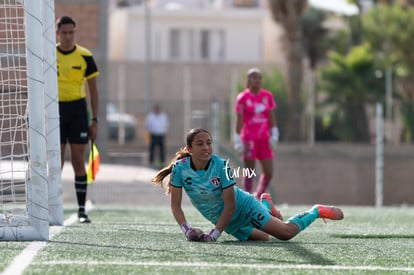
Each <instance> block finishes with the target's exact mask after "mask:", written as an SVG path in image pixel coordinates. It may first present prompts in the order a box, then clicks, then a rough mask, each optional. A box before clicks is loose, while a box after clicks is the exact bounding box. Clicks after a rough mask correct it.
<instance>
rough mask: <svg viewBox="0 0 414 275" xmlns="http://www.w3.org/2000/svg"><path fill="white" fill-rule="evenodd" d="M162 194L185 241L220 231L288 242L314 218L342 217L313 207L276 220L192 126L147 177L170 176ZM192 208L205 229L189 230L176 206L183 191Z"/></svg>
mask: <svg viewBox="0 0 414 275" xmlns="http://www.w3.org/2000/svg"><path fill="white" fill-rule="evenodd" d="M170 174H171V176H170V179H169V181H168V183H167V194H170V195H171V211H172V214H173V216H174V218H175V220H176V221H177V223H178V224H179V225H180V227H181V230H182V231H183V233H184V234H185V236H186V238H187V240H189V241H203V242H210V241H216V240H217V239H218V238H219V237H220V235H221V234H222V232H223V231H225V232H226V233H228V234H230V235H232V236H234V237H235V238H237V239H238V240H269V236H270V235H271V236H273V237H275V238H277V239H280V240H290V239H291V238H293V237H294V236H296V235H297V234H298V233H299V232H301V231H302V230H304V229H305V228H306V227H308V226H309V225H310V224H311V223H312V222H313V221H315V220H316V219H317V218H322V219H331V220H341V219H343V213H342V211H341V209H339V208H337V207H334V206H325V205H315V206H313V207H312V208H311V209H309V210H308V211H305V212H303V213H300V214H298V215H295V216H293V217H291V218H289V219H288V220H287V221H282V220H280V219H279V218H276V216H278V215H276V214H277V213H279V211H277V209H276V208H275V207H274V205H273V203H272V201H271V199H270V196H266V197H265V198H264V199H263V200H262V201H258V200H257V199H256V198H255V197H254V196H253V195H251V194H250V193H248V192H245V191H243V190H241V189H240V188H238V187H237V186H236V181H235V179H234V178H233V175H232V170H231V167H229V164H228V161H226V160H224V159H223V158H221V157H220V156H218V155H216V154H213V141H212V138H211V135H210V133H209V132H208V131H206V130H204V129H201V128H195V129H191V130H190V131H189V132H188V134H187V141H186V147H184V148H182V149H181V150H180V151H178V152H177V153H176V157H175V159H174V160H173V161H172V162H171V163H170V165H168V166H167V167H165V168H163V169H161V170H160V171H159V172H158V173H157V174H156V175H155V177H154V178H153V179H152V183H153V184H154V185H162V184H163V180H164V178H166V177H167V176H168V175H170ZM183 189H184V191H185V192H186V193H187V195H188V197H189V198H190V200H191V203H192V204H193V206H194V207H195V208H196V209H197V210H198V211H199V212H200V213H201V214H202V215H203V216H204V217H205V218H206V219H207V220H209V221H210V222H211V223H212V224H213V225H214V227H213V229H211V230H210V231H209V233H204V232H203V231H202V230H201V229H198V228H193V227H192V226H191V224H190V222H189V221H187V219H186V217H185V214H184V212H183V209H182V207H181V202H182V192H183Z"/></svg>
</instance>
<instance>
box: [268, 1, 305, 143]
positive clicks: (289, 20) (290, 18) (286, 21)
mask: <svg viewBox="0 0 414 275" xmlns="http://www.w3.org/2000/svg"><path fill="white" fill-rule="evenodd" d="M268 4H269V8H270V11H271V13H272V16H273V19H274V20H275V21H276V22H277V23H279V24H280V25H281V26H282V27H283V28H284V30H285V37H286V46H287V47H286V49H287V66H288V67H287V89H288V93H289V98H288V104H289V106H288V123H287V126H288V127H287V133H286V137H287V140H290V141H300V139H301V131H300V130H301V128H302V127H301V113H302V112H301V103H300V98H301V97H300V94H301V89H302V78H303V63H302V62H303V57H304V49H303V45H302V42H303V40H302V26H301V22H302V16H303V13H304V11H305V9H306V7H307V4H308V1H307V0H269V1H268Z"/></svg>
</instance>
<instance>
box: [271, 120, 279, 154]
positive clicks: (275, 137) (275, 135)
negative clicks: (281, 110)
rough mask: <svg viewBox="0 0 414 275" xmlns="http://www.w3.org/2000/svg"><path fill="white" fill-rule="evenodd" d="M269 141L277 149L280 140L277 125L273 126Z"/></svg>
mask: <svg viewBox="0 0 414 275" xmlns="http://www.w3.org/2000/svg"><path fill="white" fill-rule="evenodd" d="M269 142H270V145H271V146H272V148H273V150H276V147H277V143H278V142H279V128H277V126H275V127H272V129H271V135H270V140H269Z"/></svg>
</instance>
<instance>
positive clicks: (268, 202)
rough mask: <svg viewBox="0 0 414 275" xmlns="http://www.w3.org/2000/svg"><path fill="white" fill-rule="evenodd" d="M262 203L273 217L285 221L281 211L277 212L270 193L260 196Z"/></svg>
mask: <svg viewBox="0 0 414 275" xmlns="http://www.w3.org/2000/svg"><path fill="white" fill-rule="evenodd" d="M260 202H261V203H262V204H263V205H264V206H265V207H266V208H267V209H269V211H270V214H271V215H272V216H273V217H276V218H278V219H279V220H282V221H283V217H282V214H281V213H280V211H279V210H277V209H276V207H275V206H274V204H273V201H272V197H271V196H270V194H269V193H263V194H262V195H261V196H260Z"/></svg>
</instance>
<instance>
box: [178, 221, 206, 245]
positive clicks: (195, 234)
mask: <svg viewBox="0 0 414 275" xmlns="http://www.w3.org/2000/svg"><path fill="white" fill-rule="evenodd" d="M181 231H183V233H184V235H185V237H186V239H187V241H190V242H197V241H199V240H200V238H201V236H202V235H203V234H204V232H203V230H201V229H199V228H194V227H191V225H190V224H189V223H187V222H185V223H183V224H182V225H181Z"/></svg>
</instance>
